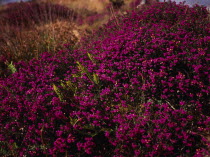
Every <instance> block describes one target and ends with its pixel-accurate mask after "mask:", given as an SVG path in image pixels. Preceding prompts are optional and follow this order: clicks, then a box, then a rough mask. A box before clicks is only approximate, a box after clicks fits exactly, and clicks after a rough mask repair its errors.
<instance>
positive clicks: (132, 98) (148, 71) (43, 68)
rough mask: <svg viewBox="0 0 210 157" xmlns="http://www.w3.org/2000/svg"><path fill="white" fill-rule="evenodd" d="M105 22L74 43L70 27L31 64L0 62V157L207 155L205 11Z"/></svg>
mask: <svg viewBox="0 0 210 157" xmlns="http://www.w3.org/2000/svg"><path fill="white" fill-rule="evenodd" d="M113 11H115V10H113ZM118 11H119V10H118ZM97 15H98V14H97ZM111 15H112V17H111V19H110V20H109V22H108V23H107V24H105V25H103V26H102V27H100V28H99V29H98V30H95V31H94V32H92V33H89V34H86V35H85V36H84V37H83V38H79V42H77V41H78V38H75V33H74V30H76V28H75V29H73V30H72V29H70V28H68V29H69V30H70V31H68V32H66V33H67V34H68V35H69V37H70V38H66V36H65V37H64V38H63V37H60V36H62V31H60V30H59V31H58V32H57V33H56V34H57V35H56V38H55V41H54V42H52V43H51V44H50V45H48V46H49V49H47V50H48V51H49V52H44V53H41V54H40V55H37V56H36V57H35V58H34V57H29V58H30V59H27V57H22V56H21V57H19V58H18V59H17V61H15V60H13V59H11V60H8V58H6V57H4V56H2V59H1V63H2V67H4V68H3V70H2V71H3V72H2V74H1V75H0V128H1V129H0V155H1V156H76V157H77V156H78V157H79V156H101V157H103V156H105V157H106V156H135V157H139V156H140V157H141V156H142V157H144V156H152V157H153V156H154V157H162V156H172V157H173V156H174V157H177V156H189V157H191V156H194V157H202V156H209V155H210V151H209V150H210V141H209V140H208V138H209V133H210V114H209V113H210V112H209V111H210V107H209V95H210V90H209V78H210V68H209V57H210V56H209V51H210V30H209V28H210V21H209V20H208V16H209V13H208V12H207V10H206V9H205V8H204V7H201V6H197V5H196V6H194V7H192V8H190V7H189V6H186V5H184V4H176V3H155V4H153V5H147V6H142V8H141V9H139V10H137V9H136V10H134V11H129V12H126V14H122V13H119V14H117V13H115V14H113V12H112V14H111ZM113 15H114V16H113ZM78 17H81V16H80V15H78ZM99 19H100V18H99ZM79 21H80V19H79V20H78V19H75V21H71V23H75V25H79V24H78V23H77V22H79ZM96 22H97V20H96ZM65 23H66V20H65V21H63V20H61V21H60V20H56V21H53V22H51V23H48V22H46V21H45V22H44V24H36V25H35V27H33V28H36V29H37V30H38V31H37V30H36V31H32V30H30V29H28V30H26V29H24V31H26V35H29V34H30V35H32V36H33V33H34V32H42V31H43V32H44V33H46V32H45V30H50V29H49V28H48V25H51V24H53V28H57V27H58V28H60V26H64V25H65ZM55 25H59V26H55ZM66 25H68V24H66ZM9 26H11V25H9ZM14 27H16V26H14ZM19 27H20V26H18V28H19ZM11 28H13V27H11ZM27 28H29V27H28V26H27ZM24 31H23V32H22V33H25V32H24ZM29 32H30V33H29ZM66 33H64V34H66ZM32 36H30V37H28V38H27V39H28V40H27V41H26V42H27V45H28V43H30V42H28V41H30V40H31V42H32V41H33V40H34V41H36V42H38V38H37V39H36V38H35V39H33V38H32ZM38 36H40V35H38ZM64 39H66V40H64ZM8 40H10V39H8ZM61 40H62V41H61ZM59 41H61V42H62V43H64V42H66V44H65V47H59V48H58V49H57V46H55V45H57V44H58V42H59ZM45 42H47V40H46V39H43V40H42V42H40V43H41V44H42V45H44V43H45ZM44 47H45V48H46V47H47V46H44ZM54 47H56V48H54ZM17 49H18V50H19V48H17ZM21 49H22V48H21ZM31 50H32V49H31ZM42 50H43V49H40V51H42ZM58 50H59V51H58ZM52 51H53V53H52ZM20 53H21V52H20ZM5 54H7V53H6V51H5ZM14 56H15V55H14V54H11V58H13V57H14ZM14 58H15V57H14ZM31 58H32V59H31ZM12 61H13V62H12Z"/></svg>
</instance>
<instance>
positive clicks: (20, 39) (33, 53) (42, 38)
mask: <svg viewBox="0 0 210 157" xmlns="http://www.w3.org/2000/svg"><path fill="white" fill-rule="evenodd" d="M16 29H17V28H12V27H10V26H5V27H4V28H2V30H1V31H0V32H1V34H2V36H1V38H0V45H1V46H0V52H1V54H2V55H4V56H7V58H8V59H9V60H12V61H19V60H30V59H31V58H33V57H38V55H39V54H40V53H42V52H46V51H47V52H52V53H53V52H56V51H59V50H61V49H63V44H66V43H69V44H72V45H74V44H75V43H76V42H77V41H78V38H79V35H78V31H77V29H76V26H75V25H74V24H72V23H69V22H67V21H56V22H53V23H48V24H43V25H40V26H34V27H33V29H29V30H16Z"/></svg>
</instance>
